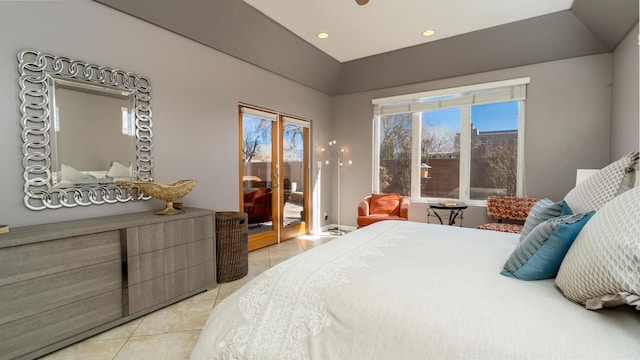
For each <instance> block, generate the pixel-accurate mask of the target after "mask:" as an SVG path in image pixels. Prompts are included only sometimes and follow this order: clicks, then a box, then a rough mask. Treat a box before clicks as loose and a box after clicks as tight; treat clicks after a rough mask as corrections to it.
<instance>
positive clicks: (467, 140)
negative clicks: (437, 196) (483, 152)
mask: <svg viewBox="0 0 640 360" xmlns="http://www.w3.org/2000/svg"><path fill="white" fill-rule="evenodd" d="M470 173H471V107H470V106H462V107H460V179H459V185H458V186H459V189H460V192H459V194H458V196H459V197H460V200H463V201H469V198H470V183H471V175H470Z"/></svg>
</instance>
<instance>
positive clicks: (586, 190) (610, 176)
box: [564, 151, 639, 214]
mask: <svg viewBox="0 0 640 360" xmlns="http://www.w3.org/2000/svg"><path fill="white" fill-rule="evenodd" d="M638 157H639V154H638V152H637V151H634V152H631V153H629V154H627V155H625V156H623V157H622V158H621V159H620V160H617V161H615V162H613V163H611V164H609V165H607V166H606V167H604V168H602V170H600V171H598V172H597V173H595V174H594V175H592V176H590V177H589V178H588V179H586V180H585V181H583V182H581V183H580V184H578V185H576V187H575V188H573V189H572V190H571V191H569V193H568V194H567V195H566V196H565V197H564V201H566V202H567V205H568V206H569V208H570V209H571V211H572V212H573V213H574V214H577V213H586V212H589V211H592V210H598V209H600V208H601V207H602V205H604V204H606V203H607V202H608V201H609V200H611V199H613V198H614V197H616V196H617V195H618V194H620V193H621V192H623V191H624V190H627V189H628V187H627V188H623V189H621V186H623V183H624V179H625V176H626V175H627V174H632V172H633V168H634V167H635V165H636V164H637V163H638Z"/></svg>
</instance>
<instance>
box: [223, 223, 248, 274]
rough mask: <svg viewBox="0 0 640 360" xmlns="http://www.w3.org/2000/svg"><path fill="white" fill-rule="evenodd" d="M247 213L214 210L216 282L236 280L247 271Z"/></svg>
mask: <svg viewBox="0 0 640 360" xmlns="http://www.w3.org/2000/svg"><path fill="white" fill-rule="evenodd" d="M248 225H249V224H248V221H247V214H246V213H243V212H230V211H224V212H218V211H216V274H217V280H218V283H225V282H229V281H234V280H238V279H240V278H242V277H244V276H245V275H247V272H248V271H249V250H248V237H249V228H248Z"/></svg>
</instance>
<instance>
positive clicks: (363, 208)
mask: <svg viewBox="0 0 640 360" xmlns="http://www.w3.org/2000/svg"><path fill="white" fill-rule="evenodd" d="M370 199H371V197H368V198H364V199H362V200H361V201H360V204H358V216H369V201H370Z"/></svg>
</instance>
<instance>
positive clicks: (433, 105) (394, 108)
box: [372, 77, 531, 205]
mask: <svg viewBox="0 0 640 360" xmlns="http://www.w3.org/2000/svg"><path fill="white" fill-rule="evenodd" d="M530 81H531V79H530V78H529V77H524V78H517V79H509V80H502V81H494V82H489V83H482V84H474V85H468V86H461V87H455V88H449V89H439V90H434V91H426V92H420V93H414V94H405V95H399V96H391V97H385V98H378V99H373V100H372V104H373V106H374V119H373V120H374V121H373V146H374V151H373V182H372V184H373V189H372V190H373V191H374V192H379V191H380V174H379V170H380V154H379V151H380V143H379V142H380V126H379V121H380V117H381V116H383V115H389V114H399V113H412V134H411V135H412V154H411V199H412V201H416V202H429V201H433V200H434V199H433V198H427V197H421V195H420V161H421V157H422V154H421V151H420V150H421V139H422V133H421V131H422V124H421V123H422V121H421V118H422V112H423V111H428V110H438V109H447V108H459V109H460V178H459V184H458V187H459V189H460V192H459V198H458V199H457V200H460V201H465V202H466V203H467V204H469V205H485V204H486V200H471V199H470V190H471V189H470V176H471V174H470V173H471V171H470V169H471V159H470V157H471V149H470V146H471V132H470V129H471V128H470V123H471V106H474V105H480V104H493V103H501V102H508V101H518V105H519V107H518V146H517V151H518V153H517V165H516V166H517V169H516V171H517V178H516V196H523V195H524V194H525V188H524V133H525V100H526V85H527V84H529V83H530ZM434 97H438V99H437V100H434V99H433V98H434Z"/></svg>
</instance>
